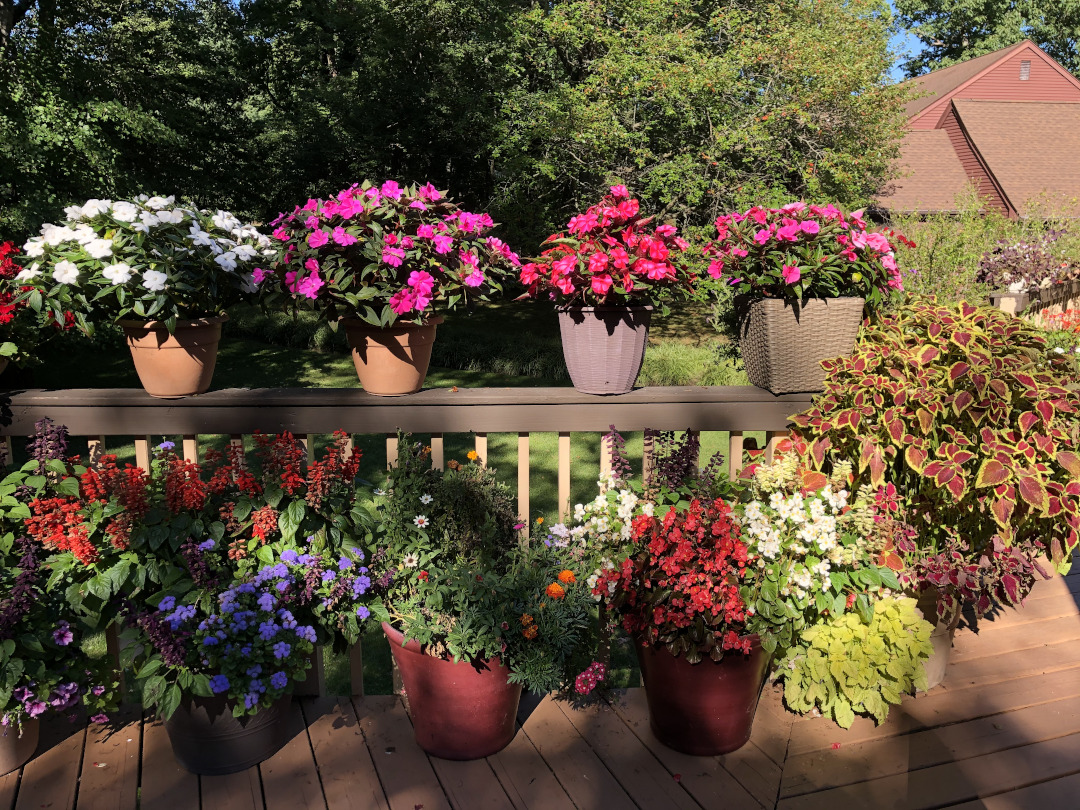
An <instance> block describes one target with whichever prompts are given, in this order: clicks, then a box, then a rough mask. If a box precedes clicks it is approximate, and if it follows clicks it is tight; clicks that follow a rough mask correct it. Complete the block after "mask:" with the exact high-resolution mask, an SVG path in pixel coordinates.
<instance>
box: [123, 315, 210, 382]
mask: <svg viewBox="0 0 1080 810" xmlns="http://www.w3.org/2000/svg"><path fill="white" fill-rule="evenodd" d="M228 319H229V316H228V315H218V316H216V317H214V318H200V319H198V320H194V321H178V322H177V324H176V327H175V328H174V329H173V332H172V334H169V330H168V328H166V326H165V324H164V322H162V321H120V326H121V328H123V330H124V336H125V337H126V339H127V345H128V348H129V349H131V359H132V360H133V361H134V362H135V373H136V374H138V375H139V382H141V383H142V387H143V388H145V389H146V393H148V394H149V395H150V396H152V397H157V398H159V399H179V398H180V397H190V396H192V395H194V394H203V393H205V392H206V391H208V390H209V389H210V382H211V380H212V379H213V377H214V366H216V365H217V355H218V343H219V342H220V341H221V325H222V324H223V323H224V322H225V321H227V320H228Z"/></svg>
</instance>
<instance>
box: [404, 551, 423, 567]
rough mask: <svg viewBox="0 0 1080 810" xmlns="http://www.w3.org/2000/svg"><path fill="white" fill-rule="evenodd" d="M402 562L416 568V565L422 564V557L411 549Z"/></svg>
mask: <svg viewBox="0 0 1080 810" xmlns="http://www.w3.org/2000/svg"><path fill="white" fill-rule="evenodd" d="M401 564H402V565H404V566H405V567H406V568H416V566H417V565H419V564H420V558H419V557H417V556H416V555H415V554H413V553H412V552H411V551H410V552H409V553H408V554H406V555H405V557H404V558H403V559H402V560H401Z"/></svg>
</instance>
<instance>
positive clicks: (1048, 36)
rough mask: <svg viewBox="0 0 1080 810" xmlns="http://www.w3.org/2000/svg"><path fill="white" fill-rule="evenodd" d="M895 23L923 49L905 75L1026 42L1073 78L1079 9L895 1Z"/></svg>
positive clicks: (1025, 3) (1009, 2) (1022, 0)
mask: <svg viewBox="0 0 1080 810" xmlns="http://www.w3.org/2000/svg"><path fill="white" fill-rule="evenodd" d="M895 6H896V13H897V22H898V23H899V24H900V25H901V26H903V27H904V28H907V29H909V30H911V31H912V33H914V35H915V36H916V37H917V38H918V39H919V41H920V42H921V43H922V50H921V51H920V52H919V53H918V54H916V55H915V56H913V57H912V58H911V59H909V60H908V61H907V62H906V63H905V65H904V69H905V71H906V72H907V74H908V75H909V76H916V75H918V74H920V73H925V72H926V71H928V70H936V69H937V68H941V67H946V66H948V65H952V64H955V63H956V62H963V61H965V60H967V59H972V58H974V57H976V56H981V55H982V54H984V53H990V52H991V51H996V50H999V49H1001V48H1007V47H1009V46H1010V45H1015V44H1016V43H1018V42H1020V41H1021V40H1024V39H1031V40H1034V42H1035V43H1036V44H1037V45H1038V46H1039V47H1040V48H1042V49H1043V50H1044V51H1046V52H1047V53H1048V54H1050V56H1051V57H1052V58H1054V59H1056V60H1057V61H1058V62H1060V63H1061V64H1062V65H1064V66H1065V68H1066V69H1067V70H1071V71H1073V72H1074V73H1075V72H1076V71H1077V70H1078V69H1080V57H1078V56H1077V52H1076V40H1077V35H1078V34H1080V7H1078V6H1077V5H1076V3H1072V2H1064V3H1062V2H1039V0H1034V2H1033V1H1032V0H896V3H895Z"/></svg>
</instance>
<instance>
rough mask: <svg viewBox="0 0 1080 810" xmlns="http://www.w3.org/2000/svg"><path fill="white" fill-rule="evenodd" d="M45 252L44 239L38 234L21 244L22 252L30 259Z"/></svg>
mask: <svg viewBox="0 0 1080 810" xmlns="http://www.w3.org/2000/svg"><path fill="white" fill-rule="evenodd" d="M44 252H45V241H44V240H43V239H42V238H41V237H40V236H35V237H33V238H32V239H30V240H29V241H28V242H27V243H26V244H25V245H23V253H25V254H26V255H27V256H29V257H30V258H31V259H36V258H38V257H39V256H41V254H42V253H44Z"/></svg>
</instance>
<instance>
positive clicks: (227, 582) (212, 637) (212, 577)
mask: <svg viewBox="0 0 1080 810" xmlns="http://www.w3.org/2000/svg"><path fill="white" fill-rule="evenodd" d="M190 546H191V547H190V548H189V549H186V550H185V554H184V569H185V570H183V571H182V572H179V571H178V572H176V573H177V575H176V576H173V575H168V576H167V580H168V581H169V584H168V587H167V588H166V590H165V592H164V595H162V594H154V595H152V596H149V597H148V598H147V600H146V601H145V602H143V603H142V605H141V606H140V607H136V608H134V609H133V611H132V613H131V614H130V615H129V618H128V625H129V629H128V630H126V631H125V634H124V637H125V639H126V641H127V642H128V648H127V649H125V651H124V652H125V658H126V659H127V660H128V661H130V662H133V663H134V667H135V674H136V678H137V680H138V681H139V682H140V684H141V687H142V695H143V704H144V706H145V707H146V708H148V709H152V710H154V711H156V712H157V713H158V714H159V715H160V716H161V717H162V718H163V719H164V720H165V728H166V731H167V732H168V734H169V740H170V742H171V743H172V748H173V753H174V754H175V756H176V758H177V760H178V761H179V762H180V764H181V765H183V766H184V767H185V768H187V769H188V770H189V771H192V772H194V773H199V774H224V773H234V772H236V771H240V770H244V769H246V768H249V767H251V766H252V765H255V764H257V763H259V762H262V761H263V760H264V759H266V758H268V757H270V756H272V755H273V754H274V753H275V752H276V751H277V750H278V749H279V748H281V746H282V745H284V744H285V743H286V742H287V741H288V739H289V724H288V721H289V707H290V702H291V695H292V685H293V683H294V682H295V681H298V680H303V678H304V673H305V671H306V670H307V669H308V668H309V667H310V665H311V661H310V655H311V653H312V650H313V649H314V643H315V642H316V640H317V639H318V636H319V631H318V630H317V629H316V626H317V625H321V627H322V629H323V630H324V632H326V631H328V632H330V633H331V634H335V633H338V632H342V631H343V632H344V633H345V635H346V637H347V639H348V640H349V641H356V640H357V638H358V637H359V634H360V629H361V627H362V624H363V622H364V620H366V619H367V617H368V616H369V615H370V612H369V609H368V607H367V606H366V604H365V602H366V598H365V594H366V593H367V592H368V590H369V589H370V587H371V579H370V577H369V576H368V570H367V568H366V567H365V566H364V565H363V561H364V555H363V553H362V552H358V551H356V552H354V553H352V554H351V555H348V556H343V557H341V558H340V559H339V558H338V557H337V556H332V555H329V554H325V553H323V554H312V553H307V552H305V553H303V554H299V553H297V552H296V551H294V550H288V551H286V552H285V553H284V554H283V555H282V557H281V559H280V560H278V561H277V562H275V563H274V564H272V565H269V566H265V567H263V568H261V569H259V570H258V571H255V572H249V573H247V574H244V573H241V572H240V571H239V570H238V568H237V566H236V564H235V561H234V560H231V559H230V556H229V553H228V550H227V549H226V548H222V547H219V546H218V544H217V543H216V542H215V541H214V540H213V539H206V540H203V541H202V542H192V543H190Z"/></svg>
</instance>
